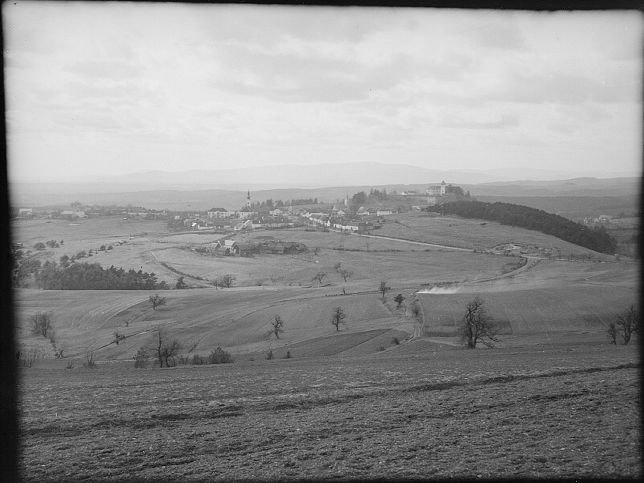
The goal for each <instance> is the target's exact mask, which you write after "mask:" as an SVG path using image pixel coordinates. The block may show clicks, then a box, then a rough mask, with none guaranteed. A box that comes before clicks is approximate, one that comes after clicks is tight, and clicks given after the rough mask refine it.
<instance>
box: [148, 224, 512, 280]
mask: <svg viewBox="0 0 644 483" xmlns="http://www.w3.org/2000/svg"><path fill="white" fill-rule="evenodd" d="M350 238H358V237H350ZM381 243H383V242H381ZM153 253H154V257H155V259H156V260H158V261H159V262H163V263H166V264H168V266H171V267H173V268H174V269H176V270H178V271H180V272H182V273H189V274H191V275H194V276H197V277H201V278H203V279H210V280H212V279H215V278H216V277H217V276H219V275H223V274H226V273H231V274H233V275H235V277H236V278H237V281H236V284H237V285H289V284H292V285H302V286H311V284H313V285H315V282H311V279H312V278H313V276H314V275H315V274H316V273H318V272H325V273H326V274H327V278H325V279H324V280H323V284H333V285H335V286H337V287H339V288H338V290H341V288H340V287H342V286H344V285H345V283H344V281H343V280H342V278H341V277H340V275H339V274H338V273H337V272H336V270H335V269H334V266H335V265H336V263H338V262H340V263H342V266H343V267H344V268H346V269H348V270H351V271H353V272H354V274H353V275H352V276H351V278H350V279H349V281H348V282H347V283H346V287H347V290H353V289H354V288H356V287H361V289H364V288H365V287H367V288H369V287H370V288H372V289H373V290H375V289H377V287H378V285H379V284H380V280H387V281H388V283H389V284H390V285H392V286H394V287H395V286H409V285H410V284H411V285H420V284H423V283H436V282H441V281H463V280H466V279H467V280H476V279H481V278H489V277H492V276H494V275H498V274H501V273H502V272H503V271H504V269H505V268H506V266H507V265H508V264H512V263H514V264H516V263H518V258H516V257H503V256H494V255H487V254H476V253H457V252H452V251H436V250H431V251H424V250H422V247H421V249H420V250H418V251H411V250H409V245H407V251H404V252H403V251H401V252H393V251H392V252H372V251H369V252H367V251H360V252H356V251H337V250H326V249H323V250H321V252H320V253H319V254H318V255H317V256H316V255H314V254H312V253H304V254H298V255H257V256H255V257H250V258H246V257H226V256H207V255H200V254H198V253H194V252H191V251H189V250H180V249H177V248H171V249H165V250H157V251H154V252H153Z"/></svg>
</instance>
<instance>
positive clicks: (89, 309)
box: [14, 213, 638, 360]
mask: <svg viewBox="0 0 644 483" xmlns="http://www.w3.org/2000/svg"><path fill="white" fill-rule="evenodd" d="M14 229H15V233H16V241H22V242H25V245H26V246H31V245H33V243H35V242H36V241H39V240H43V239H47V238H49V237H55V238H56V239H64V241H65V242H64V244H63V245H61V246H59V247H58V248H49V249H47V250H45V251H43V252H38V253H37V254H36V255H35V256H37V257H39V259H41V260H43V261H45V260H47V259H50V260H58V258H59V257H61V256H62V255H64V254H73V253H75V252H76V251H77V250H87V249H89V248H97V247H98V246H100V245H101V244H106V243H113V244H114V248H113V249H112V250H109V251H106V252H103V251H99V252H96V254H95V255H94V256H93V257H92V258H91V259H90V260H89V261H91V262H94V263H100V264H101V265H102V266H104V267H109V266H110V265H114V266H117V267H119V266H122V267H123V268H124V269H126V270H127V269H129V268H134V269H141V270H143V271H144V272H154V273H155V274H156V276H157V277H158V279H159V280H165V281H166V282H167V283H168V285H170V286H171V287H173V286H174V284H175V282H176V280H177V278H178V277H179V274H185V281H186V282H187V283H188V285H189V286H191V287H202V288H194V289H192V290H164V291H161V292H160V294H161V295H163V296H165V297H166V298H167V305H165V306H162V307H160V308H158V309H157V310H153V309H152V307H151V305H150V303H149V302H148V297H149V296H150V295H151V294H152V293H154V292H150V291H136V290H134V291H111V290H82V291H73V290H65V291H56V290H35V289H20V290H17V291H16V298H17V302H16V306H17V316H18V322H19V327H20V328H21V329H20V330H19V333H18V337H19V340H20V343H21V344H22V345H23V347H32V348H37V350H38V351H40V353H41V354H43V355H46V356H49V357H52V356H53V352H54V347H53V346H52V345H51V344H50V343H49V341H47V340H46V339H44V338H42V337H37V336H35V335H32V334H31V333H30V332H29V330H28V327H29V318H30V317H31V315H33V314H35V313H36V312H38V311H51V312H52V314H53V317H54V321H55V328H56V348H57V349H61V348H63V349H64V351H65V354H68V355H69V356H72V357H75V358H81V359H82V358H83V357H84V354H85V353H86V352H88V351H90V352H95V354H96V357H97V359H98V360H111V359H115V358H116V359H124V360H131V358H132V357H133V355H134V354H135V353H136V351H137V350H138V348H140V347H141V346H148V345H150V344H151V343H152V341H153V338H154V334H155V331H156V330H157V329H158V328H159V327H166V328H167V329H168V330H169V331H170V333H171V334H172V336H173V337H176V338H177V339H178V340H180V341H181V343H182V345H183V348H184V349H183V350H184V351H188V350H192V351H193V352H197V353H202V354H207V353H208V352H209V351H210V350H212V349H214V348H215V347H217V346H222V347H225V348H226V349H228V350H230V351H231V352H233V353H234V354H235V355H236V356H237V357H242V355H243V357H245V358H250V357H255V358H257V357H260V358H261V357H263V356H262V355H261V354H263V353H265V352H266V351H267V350H268V348H272V349H273V350H275V351H276V352H275V353H276V354H280V357H281V355H284V354H285V352H286V350H290V349H289V347H290V348H291V349H292V351H291V352H292V356H293V357H298V358H300V357H302V358H306V357H313V356H322V355H326V356H333V355H336V356H341V355H342V354H344V355H348V354H365V353H373V352H374V351H375V352H377V351H379V350H380V348H381V347H384V348H385V349H386V350H388V351H389V350H391V351H398V350H400V351H404V350H407V349H404V347H405V344H401V345H400V346H398V345H393V343H392V341H393V339H394V338H396V339H398V341H399V342H404V340H405V339H406V338H408V337H410V336H413V335H415V336H416V337H421V336H423V334H425V335H429V336H432V337H433V336H435V335H436V334H439V333H442V334H443V335H445V336H447V337H442V338H441V337H439V338H438V339H440V340H435V339H432V341H431V344H439V345H440V346H441V347H443V346H445V347H447V348H449V347H453V346H450V344H455V340H454V339H453V337H452V336H453V333H454V324H455V323H456V321H458V320H459V318H460V317H461V311H462V307H463V306H464V304H465V303H467V301H468V300H469V299H470V298H471V297H473V296H474V294H481V295H482V296H483V297H484V298H485V299H486V302H487V303H488V304H489V307H490V311H491V312H492V313H493V315H494V316H495V317H497V318H498V320H499V321H500V322H501V323H503V324H504V325H505V327H506V329H507V331H508V332H511V334H510V335H511V336H512V337H515V338H516V337H519V339H515V340H516V341H518V342H516V343H520V342H521V341H522V340H524V339H523V336H524V335H525V336H526V337H527V336H528V335H530V336H531V337H533V336H534V337H537V339H536V340H541V341H543V340H547V338H548V337H550V335H549V334H550V333H552V332H553V331H555V332H561V333H572V334H580V333H581V332H586V333H587V334H586V335H584V337H591V338H593V339H594V340H604V337H605V335H604V328H603V327H604V324H605V323H606V321H607V320H609V319H610V318H611V317H613V316H614V314H615V312H617V311H619V310H622V309H623V308H624V307H625V306H627V305H628V304H629V303H633V302H634V301H635V300H637V292H636V291H635V287H637V280H638V277H637V265H636V264H634V263H632V262H629V261H628V260H626V261H622V262H619V263H617V262H615V261H614V258H613V257H610V256H606V255H601V254H598V253H596V252H591V251H589V250H587V249H584V248H581V247H578V246H576V245H573V244H570V243H567V242H565V241H562V240H559V239H557V238H555V237H552V236H549V235H545V234H542V233H539V232H535V231H531V230H525V229H521V228H515V227H511V226H508V225H500V224H498V223H495V222H486V223H485V222H484V223H482V222H480V220H466V219H462V218H456V217H449V216H444V217H442V216H429V215H428V214H424V213H408V214H402V215H392V216H391V217H387V218H386V222H385V223H384V224H383V226H382V228H381V229H380V230H376V231H375V232H374V236H359V235H346V234H340V233H335V232H307V231H304V230H274V231H261V232H249V233H245V234H237V235H235V236H234V239H236V240H238V241H239V242H245V241H250V240H252V239H253V238H254V237H257V236H261V237H267V236H272V237H274V238H275V239H282V240H287V241H297V242H300V243H304V244H305V245H306V246H307V247H308V248H309V252H308V253H302V254H297V255H283V256H282V255H262V254H260V255H256V256H254V257H249V258H245V257H226V256H208V255H203V254H199V253H197V252H195V251H194V250H193V248H197V247H200V246H203V245H204V244H208V243H210V242H212V241H214V240H216V239H218V238H221V237H222V235H217V234H207V233H206V234H197V233H187V234H172V233H168V232H167V229H166V228H165V225H164V224H163V223H160V222H158V221H144V220H140V221H137V220H122V219H121V218H120V217H113V218H110V217H107V218H95V219H87V220H83V221H80V222H79V223H69V222H67V221H64V220H20V221H17V222H16V223H15V224H14ZM376 235H377V236H376ZM117 241H118V242H119V243H118V244H117V243H116V242H117ZM507 244H513V245H515V246H518V247H521V251H522V252H524V254H523V255H521V254H520V253H518V252H517V253H516V254H514V255H512V256H506V255H503V254H501V253H502V251H500V250H498V249H497V248H498V247H499V246H505V245H507ZM450 247H460V248H459V249H458V250H457V249H451V248H450ZM315 249H317V253H314V251H315ZM521 256H527V257H529V258H530V262H529V263H525V261H522V259H521ZM580 259H581V260H586V261H578V260H580ZM590 259H592V260H593V261H592V262H591V261H588V260H590ZM338 263H340V264H341V266H342V267H344V268H346V269H348V270H350V271H351V272H353V273H352V275H351V276H350V277H349V279H348V280H347V281H346V282H345V281H344V280H343V279H342V277H340V275H339V274H338V273H337V271H336V268H335V267H336V266H337V264H338ZM318 272H324V273H326V277H325V278H324V280H323V282H322V284H321V287H319V288H318V287H317V284H316V283H315V282H314V281H313V280H312V279H313V277H314V275H315V274H316V273H318ZM225 273H230V274H232V275H234V276H235V278H236V280H235V284H234V285H235V286H234V287H233V288H229V289H224V290H216V289H215V288H214V287H212V286H211V285H210V283H209V280H211V279H213V278H214V277H217V276H220V275H222V274H225ZM383 280H384V281H386V282H387V285H388V286H389V287H391V291H390V292H389V293H388V294H387V297H386V301H385V302H384V303H383V301H382V297H381V295H380V294H379V293H378V291H377V289H378V286H379V285H380V282H381V281H383ZM433 286H447V287H452V289H450V290H454V291H456V293H455V294H449V293H448V294H445V295H433V294H424V293H422V290H426V289H427V288H431V287H433ZM419 291H420V292H421V293H418V292H419ZM344 292H346V295H342V294H343V293H344ZM398 293H401V294H403V296H404V297H405V301H404V303H403V306H402V307H401V308H400V309H397V308H396V304H395V303H394V302H393V297H394V296H395V295H396V294H398ZM415 298H418V299H419V300H420V302H421V303H422V306H423V314H424V329H423V328H421V327H420V326H419V324H418V322H417V321H416V320H415V319H414V317H413V316H412V314H411V306H412V303H413V301H414V299H415ZM337 306H342V307H343V309H344V311H345V312H346V314H347V319H346V326H341V331H340V332H339V333H337V332H336V331H335V328H334V327H333V326H332V325H331V323H330V318H331V314H332V312H333V309H334V308H335V307H337ZM274 315H280V316H281V317H282V319H283V320H284V321H285V329H286V330H285V332H284V333H283V335H282V337H281V338H280V340H279V341H278V340H276V339H275V338H274V337H273V338H272V339H269V337H268V331H269V329H270V321H271V320H272V318H273V317H274ZM115 331H119V332H120V333H121V334H123V335H126V336H127V339H126V340H125V341H123V342H121V343H120V344H118V345H116V344H115V343H114V332H115ZM373 331H380V332H373ZM368 333H371V334H372V335H373V337H371V336H369V334H368ZM405 334H406V335H405ZM522 334H523V335H522ZM535 334H536V335H535ZM572 337H573V338H574V337H575V336H574V335H573V336H572ZM431 344H430V345H431ZM340 347H342V350H339V348H340ZM417 347H420V346H417ZM431 347H434V349H432V350H437V349H438V347H439V346H434V345H431ZM445 347H443V349H444V348H445ZM258 354H259V355H258Z"/></svg>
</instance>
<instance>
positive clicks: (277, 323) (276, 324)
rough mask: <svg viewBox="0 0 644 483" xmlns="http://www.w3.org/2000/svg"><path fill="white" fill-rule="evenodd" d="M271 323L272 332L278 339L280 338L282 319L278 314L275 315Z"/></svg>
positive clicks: (282, 330) (282, 327)
mask: <svg viewBox="0 0 644 483" xmlns="http://www.w3.org/2000/svg"><path fill="white" fill-rule="evenodd" d="M271 325H272V326H273V330H272V332H273V334H275V337H277V338H278V339H279V338H280V332H284V321H283V320H282V318H281V317H280V316H279V315H276V316H275V318H274V319H273V321H272V322H271Z"/></svg>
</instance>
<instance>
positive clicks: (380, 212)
mask: <svg viewBox="0 0 644 483" xmlns="http://www.w3.org/2000/svg"><path fill="white" fill-rule="evenodd" d="M393 214H394V212H393V211H392V210H377V211H376V216H385V215H393Z"/></svg>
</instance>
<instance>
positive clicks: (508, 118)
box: [441, 114, 519, 129]
mask: <svg viewBox="0 0 644 483" xmlns="http://www.w3.org/2000/svg"><path fill="white" fill-rule="evenodd" d="M441 125H442V126H444V127H448V128H452V129H504V128H510V127H517V126H519V118H518V117H517V116H516V115H511V114H503V115H500V116H497V115H493V116H489V118H488V119H484V120H477V119H464V118H462V117H448V118H447V119H444V120H442V121H441Z"/></svg>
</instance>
